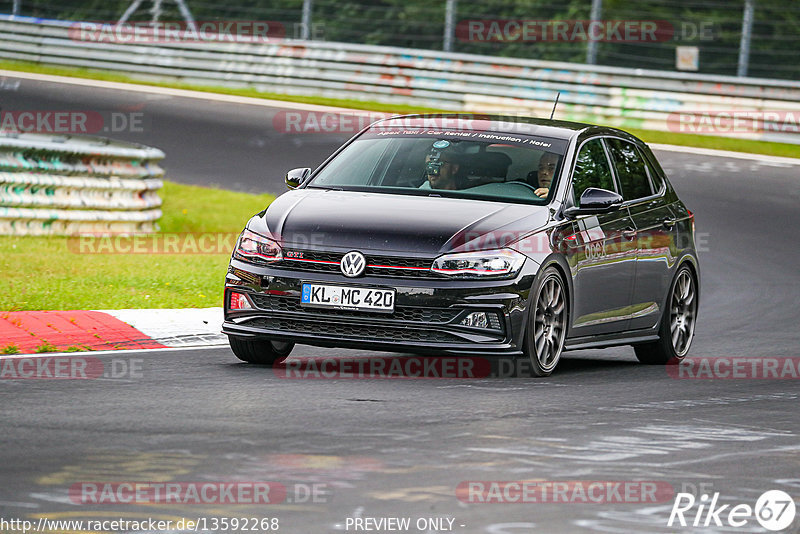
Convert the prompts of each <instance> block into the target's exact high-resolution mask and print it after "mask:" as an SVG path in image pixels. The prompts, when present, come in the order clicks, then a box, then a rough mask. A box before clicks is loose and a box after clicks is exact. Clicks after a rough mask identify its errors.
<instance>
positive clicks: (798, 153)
mask: <svg viewBox="0 0 800 534" xmlns="http://www.w3.org/2000/svg"><path fill="white" fill-rule="evenodd" d="M0 69H5V70H15V71H22V72H33V73H39V74H51V75H56V76H72V77H77V78H87V79H92V80H103V81H111V82H123V83H134V84H140V85H154V86H158V87H172V88H177V89H189V90H193V91H203V92H209V93H220V94H229V95H237V96H247V97H252V98H264V99H270V100H281V101H286V102H302V103H306V104H317V105H322V106H334V107H342V108H351V109H363V110H367V111H382V112H389V113H433V112H440V111H452V110H445V109H437V108H426V107H419V106H402V105H396V104H383V103H380V102H370V101H364V100H351V99H337V98H323V97H316V96H294V95H284V94H279V93H264V92H259V91H257V90H255V89H235V88H230V87H208V86H199V85H190V84H182V83H175V82H163V81H154V80H143V79H138V78H133V77H130V76H126V75H124V74H116V73H113V72H106V71H99V70H91V69H83V68H73V67H63V66H51V65H42V64H39V63H28V62H18V61H0ZM624 129H625V130H626V131H628V132H630V133H632V134H633V135H635V136H637V137H639V138H640V139H642V140H643V141H645V142H648V143H663V144H668V145H680V146H693V147H700V148H713V149H716V150H731V151H734V152H748V153H752V154H765V155H769V156H784V157H792V158H800V145H792V144H788V143H771V142H767V141H751V140H747V139H737V138H732V137H717V136H712V135H697V134H685V133H675V132H661V131H656V130H639V129H635V128H624Z"/></svg>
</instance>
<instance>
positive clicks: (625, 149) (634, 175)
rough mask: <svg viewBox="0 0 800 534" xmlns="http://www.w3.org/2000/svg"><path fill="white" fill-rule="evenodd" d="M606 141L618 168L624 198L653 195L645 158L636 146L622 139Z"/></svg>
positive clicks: (632, 198)
mask: <svg viewBox="0 0 800 534" xmlns="http://www.w3.org/2000/svg"><path fill="white" fill-rule="evenodd" d="M606 143H607V145H608V150H609V152H611V157H612V158H613V160H614V168H615V169H616V170H617V178H619V186H620V187H621V188H622V198H624V199H625V200H635V199H637V198H642V197H649V196H650V195H652V194H653V190H652V189H651V188H650V180H648V178H647V169H646V168H645V163H644V159H643V158H642V155H641V154H640V153H639V151H638V150H637V149H636V146H635V145H633V144H632V143H628V142H627V141H623V140H621V139H606Z"/></svg>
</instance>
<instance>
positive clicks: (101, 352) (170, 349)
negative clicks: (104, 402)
mask: <svg viewBox="0 0 800 534" xmlns="http://www.w3.org/2000/svg"><path fill="white" fill-rule="evenodd" d="M227 346H228V344H227V343H225V344H220V345H199V346H197V347H166V348H163V349H122V350H83V351H80V352H41V353H36V354H8V355H0V361H2V360H15V359H17V360H18V359H23V358H34V359H36V358H52V357H53V356H58V357H59V358H61V357H64V356H75V357H83V356H107V355H114V354H122V355H125V354H135V353H137V352H180V351H186V350H206V349H220V348H224V347H227Z"/></svg>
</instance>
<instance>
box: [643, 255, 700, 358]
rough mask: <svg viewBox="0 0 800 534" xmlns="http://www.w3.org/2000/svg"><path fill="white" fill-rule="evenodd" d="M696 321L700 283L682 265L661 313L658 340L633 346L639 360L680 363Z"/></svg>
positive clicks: (692, 335) (687, 350)
mask: <svg viewBox="0 0 800 534" xmlns="http://www.w3.org/2000/svg"><path fill="white" fill-rule="evenodd" d="M696 321H697V283H696V282H695V279H694V276H693V275H692V271H691V270H690V269H689V268H688V267H686V266H683V267H681V268H680V269H678V273H677V274H676V275H675V280H674V281H673V282H672V287H671V288H670V292H669V300H668V301H667V308H666V309H665V310H664V312H663V313H662V314H661V326H660V328H659V331H658V335H659V340H658V341H655V342H653V343H643V344H641V345H634V347H633V349H634V351H636V357H637V358H638V359H639V361H640V362H642V363H646V364H654V365H664V364H666V363H669V362H679V361H681V360H682V359H683V358H684V357H685V356H686V354H687V353H688V352H689V347H691V345H692V338H693V337H694V326H695V322H696Z"/></svg>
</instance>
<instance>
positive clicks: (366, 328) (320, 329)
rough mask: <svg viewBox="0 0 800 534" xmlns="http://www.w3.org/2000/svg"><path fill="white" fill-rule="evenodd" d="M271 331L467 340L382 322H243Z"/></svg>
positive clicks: (344, 336)
mask: <svg viewBox="0 0 800 534" xmlns="http://www.w3.org/2000/svg"><path fill="white" fill-rule="evenodd" d="M243 325H244V326H254V327H257V328H264V329H269V330H280V331H284V332H293V333H294V332H296V333H308V334H317V335H327V336H335V337H337V338H340V339H359V340H374V341H418V342H428V343H459V342H463V341H464V340H463V339H461V338H460V337H458V336H455V335H453V334H449V333H447V332H439V331H437V330H431V329H427V330H423V329H415V328H399V327H388V326H384V325H381V327H380V328H375V325H360V324H349V323H340V322H321V321H311V320H305V319H289V318H277V317H276V318H269V319H267V318H262V317H259V318H256V319H253V320H251V321H247V322H245V323H243Z"/></svg>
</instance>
